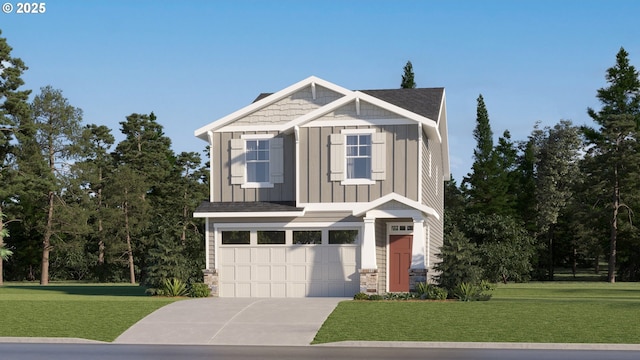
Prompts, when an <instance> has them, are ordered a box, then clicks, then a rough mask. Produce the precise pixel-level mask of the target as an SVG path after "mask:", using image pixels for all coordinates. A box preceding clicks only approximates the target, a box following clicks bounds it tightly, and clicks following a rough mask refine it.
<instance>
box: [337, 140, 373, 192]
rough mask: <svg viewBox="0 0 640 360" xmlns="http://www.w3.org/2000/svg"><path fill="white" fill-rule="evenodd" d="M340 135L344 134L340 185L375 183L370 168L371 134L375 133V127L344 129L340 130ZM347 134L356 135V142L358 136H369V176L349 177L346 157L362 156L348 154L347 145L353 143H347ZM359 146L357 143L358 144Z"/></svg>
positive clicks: (371, 154) (371, 157) (371, 164)
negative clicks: (342, 167) (342, 176)
mask: <svg viewBox="0 0 640 360" xmlns="http://www.w3.org/2000/svg"><path fill="white" fill-rule="evenodd" d="M340 133H341V134H342V136H344V140H343V141H344V145H343V146H344V160H343V161H344V179H343V180H342V181H341V182H340V184H342V185H373V184H375V183H376V181H375V180H373V179H372V170H373V134H374V133H376V130H375V129H344V130H342V131H341V132H340ZM349 136H358V144H359V139H360V136H369V155H368V159H369V177H367V178H349V177H348V176H349V170H348V169H349V168H348V159H349V158H362V157H353V156H349V155H348V151H347V149H348V147H349V146H353V145H348V141H347V140H348V137H349ZM358 147H359V145H358Z"/></svg>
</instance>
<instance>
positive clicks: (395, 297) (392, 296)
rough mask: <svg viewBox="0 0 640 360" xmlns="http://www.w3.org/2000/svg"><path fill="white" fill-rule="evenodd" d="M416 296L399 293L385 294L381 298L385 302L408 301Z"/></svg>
mask: <svg viewBox="0 0 640 360" xmlns="http://www.w3.org/2000/svg"><path fill="white" fill-rule="evenodd" d="M416 296H417V295H416V294H412V293H407V292H401V293H387V294H385V295H384V296H383V298H384V299H386V300H410V299H413V298H415V297H416Z"/></svg>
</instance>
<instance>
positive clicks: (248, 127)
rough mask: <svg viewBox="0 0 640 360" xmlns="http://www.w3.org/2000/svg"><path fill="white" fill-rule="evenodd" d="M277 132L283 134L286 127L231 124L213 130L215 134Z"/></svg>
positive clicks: (279, 125)
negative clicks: (257, 131) (258, 131)
mask: <svg viewBox="0 0 640 360" xmlns="http://www.w3.org/2000/svg"><path fill="white" fill-rule="evenodd" d="M256 130H260V131H277V132H282V130H284V127H283V126H282V124H275V125H274V124H260V125H234V124H231V125H229V126H223V127H221V128H218V129H216V130H213V132H214V133H222V132H225V133H226V132H242V131H256Z"/></svg>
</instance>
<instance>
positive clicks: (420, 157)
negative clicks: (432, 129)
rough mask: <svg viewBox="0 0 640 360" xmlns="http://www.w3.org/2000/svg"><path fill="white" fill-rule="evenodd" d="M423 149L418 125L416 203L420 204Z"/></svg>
mask: <svg viewBox="0 0 640 360" xmlns="http://www.w3.org/2000/svg"><path fill="white" fill-rule="evenodd" d="M427 141H428V140H427ZM423 147H424V140H423V139H422V125H420V124H418V202H419V203H420V204H423V202H422V176H423V175H422V170H423V169H422V149H423ZM427 150H428V148H427Z"/></svg>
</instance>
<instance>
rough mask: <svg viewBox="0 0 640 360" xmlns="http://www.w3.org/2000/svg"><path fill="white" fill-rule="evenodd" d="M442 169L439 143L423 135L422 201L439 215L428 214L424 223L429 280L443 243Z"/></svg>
mask: <svg viewBox="0 0 640 360" xmlns="http://www.w3.org/2000/svg"><path fill="white" fill-rule="evenodd" d="M442 169H443V166H442V152H441V146H440V144H438V143H437V141H436V140H434V139H428V138H427V137H426V136H424V137H423V141H422V202H423V203H424V204H425V205H427V206H429V207H431V208H433V209H434V210H436V212H437V213H438V215H440V220H437V219H436V218H434V217H432V216H429V217H427V218H426V221H425V223H424V226H425V229H424V231H425V235H426V236H428V237H429V250H428V251H429V259H428V261H429V272H428V277H429V279H430V280H431V281H433V277H434V276H436V275H437V273H436V272H435V270H434V269H433V267H434V265H435V264H436V263H437V262H439V261H440V259H438V258H437V257H436V256H435V254H437V253H439V252H440V248H441V247H442V243H443V234H442V232H443V223H444V174H443V173H442Z"/></svg>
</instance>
